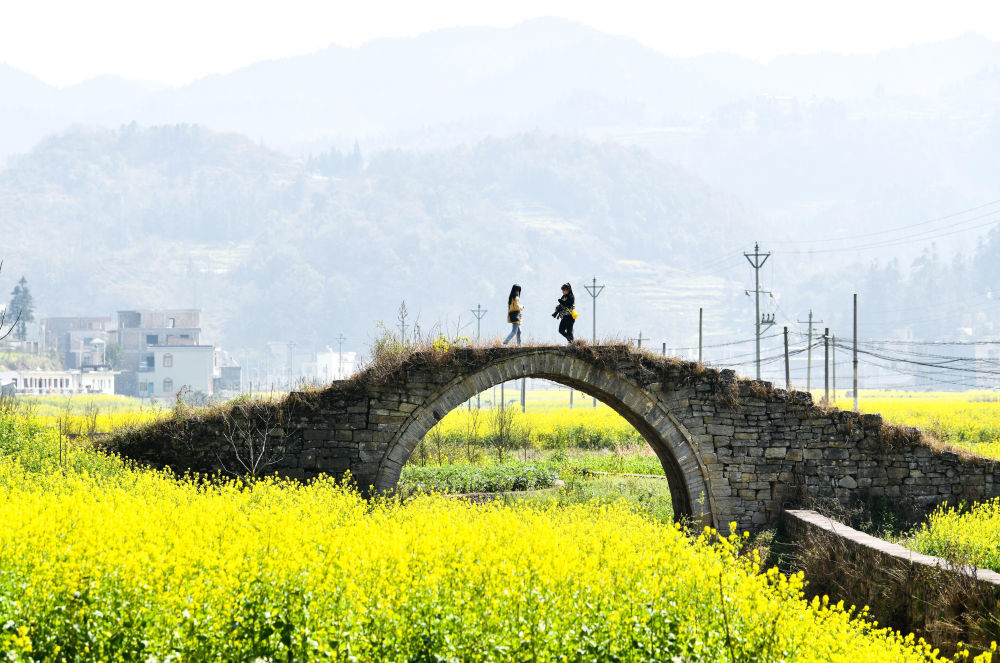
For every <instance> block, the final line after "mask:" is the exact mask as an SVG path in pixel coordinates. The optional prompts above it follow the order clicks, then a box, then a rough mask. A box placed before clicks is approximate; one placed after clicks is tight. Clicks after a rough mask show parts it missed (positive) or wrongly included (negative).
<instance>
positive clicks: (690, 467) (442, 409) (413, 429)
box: [374, 348, 718, 527]
mask: <svg viewBox="0 0 1000 663" xmlns="http://www.w3.org/2000/svg"><path fill="white" fill-rule="evenodd" d="M521 378H544V379H547V380H551V381H552V382H557V383H559V384H563V385H566V386H568V387H571V388H573V389H576V390H578V391H581V392H583V393H585V394H587V395H589V396H593V397H594V398H596V399H597V400H599V401H601V402H603V403H605V404H606V405H608V406H609V407H611V408H612V409H613V410H615V411H616V412H617V413H618V414H620V415H621V416H622V417H623V418H624V419H625V420H626V421H628V422H629V423H630V424H631V425H632V426H633V427H634V428H635V429H636V430H637V431H638V432H639V434H640V435H642V436H643V438H644V439H645V440H646V442H647V443H648V444H649V445H650V447H651V448H652V449H653V451H654V452H655V453H656V455H657V457H658V458H659V460H660V464H661V465H662V466H663V471H664V473H665V474H666V477H667V482H668V484H669V486H670V492H671V501H672V502H673V509H674V514H675V517H681V518H684V519H686V520H689V521H691V522H692V524H694V525H699V526H702V525H707V526H713V527H714V526H717V525H718V523H717V522H716V518H715V513H714V511H713V508H712V506H713V499H712V494H711V491H710V490H709V476H708V471H707V469H706V468H705V465H704V464H703V463H702V462H701V459H700V458H699V456H698V450H697V448H696V446H695V445H694V444H693V442H692V439H691V436H690V434H689V433H687V431H686V430H685V429H684V426H683V424H681V423H680V421H679V420H678V419H677V418H676V417H675V416H673V415H672V414H671V412H670V411H669V410H668V409H667V408H666V407H665V406H664V404H663V402H662V400H661V399H660V398H659V397H658V395H657V394H656V393H654V392H651V391H649V390H647V389H646V388H644V387H643V386H641V385H639V384H636V383H635V382H632V381H630V380H628V379H626V378H625V377H623V376H621V375H616V374H614V373H612V372H610V371H608V370H606V369H605V368H602V367H600V366H598V365H596V364H594V363H593V362H589V361H587V360H586V359H583V358H580V357H575V356H572V355H566V354H563V353H560V352H555V351H553V349H544V348H540V349H537V350H530V351H527V352H523V353H520V354H518V355H515V356H507V357H499V358H496V359H494V360H492V361H490V362H489V363H486V364H485V365H483V366H481V367H478V368H477V369H476V370H474V371H472V372H469V373H467V374H462V375H459V376H456V377H455V378H454V379H452V380H451V381H449V382H448V383H446V384H444V385H443V386H441V387H439V388H437V389H436V390H435V391H434V392H433V393H432V394H430V396H428V397H427V398H426V400H425V401H424V402H423V403H422V404H420V405H419V406H418V407H417V408H416V409H414V410H413V412H412V413H410V415H409V416H408V417H407V418H406V420H405V421H404V422H403V423H402V424H401V425H400V426H399V428H398V430H397V431H396V432H395V434H394V435H393V436H392V438H391V440H390V441H389V443H388V446H387V448H386V451H385V454H384V456H383V457H382V460H381V462H380V463H379V467H378V471H377V474H376V477H375V483H374V486H375V488H376V489H377V490H380V491H387V490H391V489H393V488H394V487H395V486H396V483H397V482H398V481H399V476H400V473H401V471H402V468H403V465H405V464H406V462H407V460H408V459H409V457H410V455H411V454H412V453H413V451H414V449H415V448H416V447H417V445H418V444H419V443H420V441H421V440H422V439H423V438H424V436H425V435H426V434H427V433H428V432H429V431H430V429H431V428H433V427H434V425H435V424H437V422H438V421H440V420H441V419H442V418H443V417H444V416H445V415H446V414H447V413H448V412H450V411H451V410H453V409H455V408H457V407H459V406H461V405H462V404H463V403H465V402H466V401H468V400H469V399H470V398H472V397H474V396H475V395H476V394H478V393H481V392H483V391H486V390H487V389H490V388H491V387H493V386H495V385H497V384H500V383H502V382H510V381H513V380H519V379H521Z"/></svg>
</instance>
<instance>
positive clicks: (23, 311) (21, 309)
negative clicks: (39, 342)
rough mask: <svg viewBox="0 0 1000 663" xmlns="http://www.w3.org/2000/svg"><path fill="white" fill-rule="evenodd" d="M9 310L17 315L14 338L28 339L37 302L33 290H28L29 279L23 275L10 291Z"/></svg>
mask: <svg viewBox="0 0 1000 663" xmlns="http://www.w3.org/2000/svg"><path fill="white" fill-rule="evenodd" d="M7 310H8V311H9V312H10V313H11V315H14V316H17V325H16V327H15V332H14V338H16V339H17V340H19V341H25V340H27V338H28V323H29V322H33V321H34V319H35V304H34V302H33V301H32V299H31V292H29V291H28V280H27V279H26V278H24V277H23V276H22V277H21V280H20V281H18V282H17V285H16V286H14V289H13V290H12V291H11V293H10V304H9V305H8V306H7Z"/></svg>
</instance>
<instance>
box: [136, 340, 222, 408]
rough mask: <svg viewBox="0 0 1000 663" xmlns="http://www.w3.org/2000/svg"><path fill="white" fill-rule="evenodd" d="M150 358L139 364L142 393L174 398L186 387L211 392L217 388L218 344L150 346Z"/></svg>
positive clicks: (140, 391)
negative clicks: (216, 355)
mask: <svg viewBox="0 0 1000 663" xmlns="http://www.w3.org/2000/svg"><path fill="white" fill-rule="evenodd" d="M146 352H147V353H148V360H147V362H146V364H145V365H144V366H140V367H139V373H138V378H139V395H140V396H142V397H145V398H157V399H167V400H169V399H173V398H176V396H177V392H179V391H180V390H182V389H187V391H190V392H193V393H202V394H207V395H211V394H212V393H213V391H214V385H213V377H214V375H215V347H214V346H211V345H153V346H147V347H146Z"/></svg>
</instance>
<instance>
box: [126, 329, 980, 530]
mask: <svg viewBox="0 0 1000 663" xmlns="http://www.w3.org/2000/svg"><path fill="white" fill-rule="evenodd" d="M380 370H381V373H380V374H379V375H378V377H376V376H375V375H374V374H369V375H361V376H359V377H358V378H356V379H354V380H351V381H347V382H336V383H333V384H332V385H331V386H330V387H328V388H327V389H325V390H323V391H321V392H316V393H296V394H292V395H291V396H289V397H288V398H287V399H285V400H284V401H283V402H282V403H280V404H272V405H249V404H244V405H238V406H237V407H236V408H235V409H233V410H231V411H230V412H229V413H228V414H226V413H224V412H222V411H213V412H209V413H203V414H198V413H196V412H194V413H191V415H190V416H188V417H186V418H181V419H177V420H171V421H168V422H161V423H159V424H156V425H153V426H150V427H149V428H147V429H144V430H142V431H136V432H133V433H129V434H125V435H121V436H119V437H118V438H116V439H114V440H112V441H111V444H110V446H111V448H112V449H114V450H115V451H117V452H118V453H120V454H122V455H123V456H125V457H127V458H132V459H135V460H137V461H139V462H142V463H148V464H152V465H155V466H170V467H171V468H173V469H174V470H176V471H193V472H199V473H213V472H220V471H221V472H224V473H230V474H245V473H246V471H245V469H246V465H247V463H246V462H245V461H246V457H247V456H248V453H247V452H248V449H249V445H248V443H247V438H257V439H262V438H264V437H266V439H267V442H268V444H267V446H266V447H265V451H264V452H263V453H262V454H260V458H259V459H258V460H259V463H258V468H257V469H258V470H259V471H260V472H261V473H268V474H272V473H273V474H280V475H284V476H287V477H291V478H296V479H309V478H311V477H315V476H318V475H320V474H330V475H333V476H336V477H341V476H343V475H344V474H345V473H346V472H350V474H351V476H352V477H353V479H354V480H355V481H356V483H357V484H358V486H359V487H360V488H361V489H362V490H367V491H370V490H374V489H379V490H384V489H387V488H391V487H392V485H394V484H395V481H396V479H397V478H398V476H399V470H400V468H401V467H402V465H403V464H405V462H406V459H407V458H408V457H409V453H410V452H411V451H412V448H413V446H415V444H416V442H418V441H419V439H420V438H422V437H423V435H424V434H425V433H426V432H427V430H429V429H430V427H432V426H433V424H434V423H435V422H436V421H437V420H439V419H440V418H441V417H443V416H444V415H445V414H447V412H448V411H449V410H450V409H452V408H453V407H456V406H457V405H458V404H460V403H462V402H464V400H465V399H467V398H469V397H471V396H474V395H475V393H478V392H479V391H483V390H485V389H487V388H489V387H490V386H492V385H493V384H496V383H498V382H501V381H504V380H511V379H519V378H520V377H545V378H548V379H552V380H555V381H558V382H561V383H563V384H568V385H571V386H573V387H575V388H578V389H581V390H583V391H585V392H587V393H590V394H592V395H594V396H595V397H597V398H599V399H601V400H602V401H604V402H606V403H608V404H609V405H610V406H611V407H613V408H615V409H616V410H617V411H618V412H619V413H620V414H622V415H623V416H624V417H625V418H626V419H628V420H629V421H630V422H631V423H632V424H633V425H635V426H636V428H637V429H638V430H639V432H640V433H642V434H643V435H644V436H645V437H646V439H647V440H649V442H650V445H651V446H652V447H653V449H654V450H655V451H656V452H657V454H658V455H659V456H660V458H661V461H662V462H663V466H664V470H665V472H666V474H667V477H668V479H670V481H671V489H672V490H673V491H674V492H675V500H674V502H675V510H678V511H679V512H680V513H683V514H685V515H688V516H694V517H695V519H696V520H697V519H698V518H701V519H702V520H703V521H704V522H705V524H713V525H715V526H717V527H722V528H727V527H728V523H730V522H736V523H737V524H738V527H739V528H740V529H741V530H744V529H759V528H760V527H763V526H767V525H773V524H775V523H776V522H777V520H778V518H779V517H780V514H781V512H782V510H783V509H785V508H787V507H795V506H804V505H810V504H816V503H824V502H827V503H835V504H839V505H840V506H843V507H851V506H856V505H864V504H872V503H878V504H880V505H882V506H886V507H889V508H892V509H894V510H896V511H897V512H898V513H899V514H900V515H901V516H902V517H903V518H904V519H908V520H915V519H917V518H919V517H920V516H921V515H923V514H924V513H926V512H928V511H929V510H931V509H933V508H934V506H936V505H937V504H939V503H941V502H944V501H949V502H952V503H955V502H957V501H959V500H962V499H965V500H975V499H983V498H987V497H994V496H998V495H1000V467H998V464H997V463H995V462H992V461H989V460H985V459H980V458H974V457H965V456H959V455H957V454H955V453H950V452H943V453H942V452H937V451H934V450H933V449H932V448H931V447H930V446H929V445H928V444H927V443H926V441H925V440H922V439H921V436H920V435H919V433H918V432H917V431H915V430H913V429H900V428H896V427H891V426H886V425H884V424H883V423H882V420H881V417H879V416H878V415H857V414H855V413H853V412H843V411H836V410H834V411H830V410H825V409H822V408H819V407H817V406H815V405H814V404H813V403H812V400H811V397H810V396H809V395H808V394H803V393H798V392H793V393H791V394H789V393H787V392H785V391H784V390H780V389H774V388H773V387H772V386H771V385H770V384H769V383H766V382H754V381H747V380H738V379H737V378H736V377H735V375H734V374H733V373H732V372H731V371H717V370H714V369H707V368H705V367H702V366H699V365H696V364H691V363H687V362H680V361H677V360H672V359H662V358H659V357H655V356H652V355H649V354H643V353H639V352H636V351H634V350H632V349H630V348H628V347H626V346H582V345H581V346H570V347H526V348H477V349H458V350H451V351H449V352H447V353H434V352H425V353H416V354H414V355H412V356H410V357H409V358H408V359H406V360H405V361H401V362H400V364H399V365H398V366H394V367H390V368H389V369H386V368H385V367H381V369H380ZM262 408H263V409H262ZM254 422H256V423H254ZM265 433H266V435H265ZM257 446H258V448H259V447H260V444H259V442H258V443H257ZM237 452H240V454H241V457H240V458H237ZM241 459H242V462H241Z"/></svg>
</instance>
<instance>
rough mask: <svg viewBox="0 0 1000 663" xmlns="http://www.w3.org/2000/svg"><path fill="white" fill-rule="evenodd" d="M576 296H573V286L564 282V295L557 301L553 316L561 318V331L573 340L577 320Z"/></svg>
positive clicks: (569, 339)
mask: <svg viewBox="0 0 1000 663" xmlns="http://www.w3.org/2000/svg"><path fill="white" fill-rule="evenodd" d="M575 314H576V297H574V296H573V286H571V285H570V284H569V283H563V284H562V297H560V298H559V301H558V302H557V303H556V311H555V313H553V314H552V317H553V318H559V333H560V334H562V335H563V337H564V338H565V339H566V340H567V341H569V342H570V343H572V342H573V324H574V323H575V322H576V315H575Z"/></svg>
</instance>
